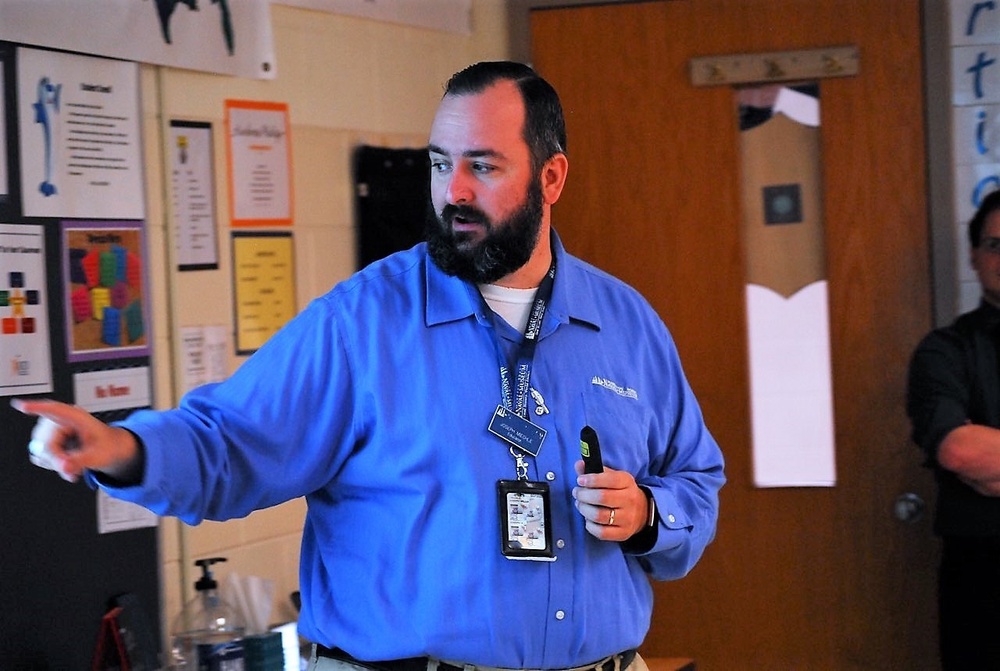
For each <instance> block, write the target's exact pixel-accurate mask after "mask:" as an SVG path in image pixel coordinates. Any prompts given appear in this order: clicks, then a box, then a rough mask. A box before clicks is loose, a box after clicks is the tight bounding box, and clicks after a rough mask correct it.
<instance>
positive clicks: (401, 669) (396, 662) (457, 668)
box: [313, 643, 636, 671]
mask: <svg viewBox="0 0 1000 671" xmlns="http://www.w3.org/2000/svg"><path fill="white" fill-rule="evenodd" d="M313 649H314V650H315V652H316V656H317V657H326V658H327V659H336V660H340V661H342V662H348V663H350V664H355V665H357V666H361V667H364V668H367V669H374V670H375V671H432V669H431V667H430V664H431V662H432V661H434V660H432V659H431V658H430V657H408V658H406V659H389V660H385V661H381V662H366V661H362V660H360V659H356V658H354V657H352V656H351V655H349V654H348V653H346V652H344V651H343V650H341V649H340V648H328V647H326V646H324V645H320V644H318V643H316V644H314V646H313ZM635 654H636V651H635V650H626V651H625V652H622V653H619V654H617V655H612V656H611V657H608V658H607V659H605V660H602V661H600V662H594V663H593V664H585V665H583V666H578V667H574V671H576V670H578V669H579V670H583V669H592V670H593V671H616V669H615V663H616V662H617V663H618V669H617V671H625V669H627V668H628V666H629V665H630V664H631V663H632V660H633V659H635ZM470 667H471V668H472V669H475V668H476V665H475V664H471V665H464V664H453V663H449V662H442V661H438V662H437V671H466V669H467V668H470ZM565 671H570V670H568V669H567V670H565Z"/></svg>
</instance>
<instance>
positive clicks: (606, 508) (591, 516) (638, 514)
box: [573, 460, 649, 541]
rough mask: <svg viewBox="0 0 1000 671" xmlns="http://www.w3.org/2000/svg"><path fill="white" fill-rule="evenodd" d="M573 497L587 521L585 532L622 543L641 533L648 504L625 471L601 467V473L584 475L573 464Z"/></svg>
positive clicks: (578, 466) (647, 517)
mask: <svg viewBox="0 0 1000 671" xmlns="http://www.w3.org/2000/svg"><path fill="white" fill-rule="evenodd" d="M576 474H577V478H576V484H577V485H578V486H577V487H574V488H573V498H574V499H576V509H577V510H579V511H580V514H581V515H583V517H584V519H585V520H586V521H587V531H588V532H590V534H591V535H593V536H596V537H597V538H600V539H601V540H606V541H624V540H628V539H629V538H631V537H632V536H633V535H634V534H636V533H638V532H639V531H641V530H642V528H643V527H644V526H645V525H646V521H647V520H648V519H649V501H648V500H647V499H646V494H645V493H644V492H643V491H642V490H641V489H639V485H637V484H636V483H635V478H633V477H632V474H631V473H628V472H627V471H616V470H615V469H613V468H608V467H607V466H605V467H604V472H603V473H587V474H584V472H583V460H580V461H577V462H576Z"/></svg>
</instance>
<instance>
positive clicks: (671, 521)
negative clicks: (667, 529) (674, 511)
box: [667, 515, 677, 524]
mask: <svg viewBox="0 0 1000 671" xmlns="http://www.w3.org/2000/svg"><path fill="white" fill-rule="evenodd" d="M667 521H668V522H670V523H671V524H673V523H674V522H676V521H677V518H676V517H674V516H673V515H667Z"/></svg>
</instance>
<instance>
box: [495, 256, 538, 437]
mask: <svg viewBox="0 0 1000 671" xmlns="http://www.w3.org/2000/svg"><path fill="white" fill-rule="evenodd" d="M555 278H556V257H555V255H554V254H553V256H552V264H551V265H550V266H549V270H548V272H547V273H545V277H543V278H542V282H541V284H539V285H538V290H537V291H536V292H535V300H534V302H533V303H532V306H531V314H530V315H529V316H528V323H527V324H526V325H525V327H524V335H523V337H522V338H521V344H520V345H519V346H518V349H517V358H516V364H515V367H516V375H515V376H514V379H511V374H510V368H509V367H508V365H507V357H506V356H504V352H503V347H502V346H501V345H500V336H499V335H498V334H497V333H496V326H495V324H496V319H497V315H496V313H495V312H493V309H492V308H491V307H490V306H489V304H488V303H487V302H486V299H485V298H482V294H480V298H481V299H482V302H483V306H484V307H485V309H486V311H487V313H488V314H490V315H491V316H492V318H493V321H494V328H493V345H494V347H495V348H496V352H497V361H498V363H499V365H500V387H501V391H502V393H503V404H504V407H505V408H507V409H508V410H511V411H513V412H514V413H516V414H517V415H518V416H519V417H522V418H524V419H527V417H528V395H529V389H530V382H531V366H532V363H533V361H534V358H535V347H536V346H537V345H538V338H539V336H540V335H541V332H542V320H543V319H544V317H545V310H546V308H547V307H548V303H549V301H550V300H551V299H552V286H553V284H554V283H555Z"/></svg>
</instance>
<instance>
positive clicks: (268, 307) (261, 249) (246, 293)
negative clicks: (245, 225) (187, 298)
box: [232, 231, 295, 355]
mask: <svg viewBox="0 0 1000 671" xmlns="http://www.w3.org/2000/svg"><path fill="white" fill-rule="evenodd" d="M232 236H233V299H234V301H235V304H234V311H235V322H236V353H237V354H239V355H247V354H253V353H254V352H255V351H256V350H257V349H259V348H260V347H261V346H262V345H263V344H264V343H265V342H267V339H268V338H270V337H271V336H272V335H274V334H275V333H277V332H278V329H280V328H281V327H282V326H284V325H285V322H287V321H288V320H289V319H291V318H292V317H294V316H295V255H294V251H295V250H294V241H293V239H292V234H291V233H288V232H284V231H264V232H260V231H257V232H250V231H233V234H232Z"/></svg>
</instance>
